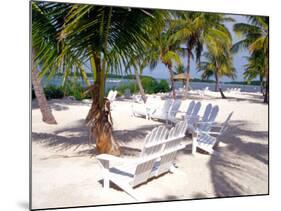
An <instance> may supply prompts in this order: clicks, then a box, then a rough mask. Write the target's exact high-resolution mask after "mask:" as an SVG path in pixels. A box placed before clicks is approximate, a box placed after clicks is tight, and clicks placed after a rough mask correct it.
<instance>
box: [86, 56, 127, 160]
mask: <svg viewBox="0 0 281 211" xmlns="http://www.w3.org/2000/svg"><path fill="white" fill-rule="evenodd" d="M94 58H95V67H96V83H95V84H94V85H93V86H91V87H90V88H88V90H87V92H91V94H92V100H93V101H92V105H91V109H90V110H89V112H88V115H87V117H86V123H87V125H88V126H89V127H90V133H91V134H90V137H91V138H92V137H94V138H95V142H96V149H97V152H98V153H106V154H112V155H117V156H118V155H120V154H121V152H120V147H119V145H118V144H117V143H116V141H115V140H114V138H113V136H112V132H113V122H112V117H111V111H110V102H109V100H107V99H106V98H105V96H104V90H105V83H104V82H105V69H104V67H105V64H104V63H102V62H101V59H100V57H98V56H97V55H95V56H94Z"/></svg>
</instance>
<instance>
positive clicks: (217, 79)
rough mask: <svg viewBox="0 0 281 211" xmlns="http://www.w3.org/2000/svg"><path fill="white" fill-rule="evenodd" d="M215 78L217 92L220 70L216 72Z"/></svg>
mask: <svg viewBox="0 0 281 211" xmlns="http://www.w3.org/2000/svg"><path fill="white" fill-rule="evenodd" d="M215 80H216V88H215V90H216V92H218V91H219V75H218V71H216V72H215Z"/></svg>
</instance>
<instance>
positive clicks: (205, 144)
mask: <svg viewBox="0 0 281 211" xmlns="http://www.w3.org/2000/svg"><path fill="white" fill-rule="evenodd" d="M232 115H233V112H231V113H229V115H228V116H227V118H226V120H225V121H224V122H223V123H222V124H221V125H214V124H212V125H209V124H208V123H206V124H207V127H201V128H197V129H196V130H195V131H193V135H192V154H195V153H196V148H200V149H203V150H204V151H207V152H208V153H210V154H213V153H214V149H213V148H214V146H218V144H219V137H220V136H222V135H223V134H225V132H226V131H227V129H228V124H229V121H230V119H231V116H232Z"/></svg>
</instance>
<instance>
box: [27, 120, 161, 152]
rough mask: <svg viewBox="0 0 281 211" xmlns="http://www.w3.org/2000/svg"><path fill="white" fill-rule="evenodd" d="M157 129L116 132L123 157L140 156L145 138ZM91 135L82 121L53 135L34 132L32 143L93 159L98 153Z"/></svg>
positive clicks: (150, 126) (56, 131) (145, 127)
mask: <svg viewBox="0 0 281 211" xmlns="http://www.w3.org/2000/svg"><path fill="white" fill-rule="evenodd" d="M155 127H157V125H145V126H142V127H138V128H135V129H132V130H114V131H113V138H114V139H115V140H116V142H117V143H118V144H119V145H120V149H121V152H122V156H133V157H136V156H138V155H139V153H140V152H141V149H142V145H143V143H144V140H145V136H146V135H147V134H148V133H149V131H151V130H152V129H153V128H155ZM89 134H90V133H89V128H88V127H87V126H86V125H85V120H84V119H81V120H78V121H76V122H74V123H72V124H71V125H70V126H68V127H64V128H60V129H57V130H55V131H53V132H51V133H46V132H32V142H34V143H36V142H37V143H40V144H43V146H45V147H48V148H51V149H53V150H56V151H66V150H72V151H73V152H75V153H77V156H90V157H92V156H95V155H97V151H96V146H95V140H93V141H90V139H89ZM93 139H94V138H93ZM133 144H134V145H133ZM85 146H88V147H89V149H86V150H85Z"/></svg>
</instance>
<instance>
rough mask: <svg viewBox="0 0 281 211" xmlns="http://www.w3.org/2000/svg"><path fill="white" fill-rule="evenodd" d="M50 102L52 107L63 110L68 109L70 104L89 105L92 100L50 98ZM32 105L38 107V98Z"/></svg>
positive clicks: (33, 107) (34, 107)
mask: <svg viewBox="0 0 281 211" xmlns="http://www.w3.org/2000/svg"><path fill="white" fill-rule="evenodd" d="M48 104H49V106H50V107H51V109H54V110H57V111H61V110H68V109H69V105H70V106H72V105H84V106H89V105H90V104H91V102H86V101H85V102H83V101H78V100H70V99H51V100H48ZM31 107H32V109H38V108H39V106H38V102H37V100H36V99H34V100H32V102H31Z"/></svg>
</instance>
